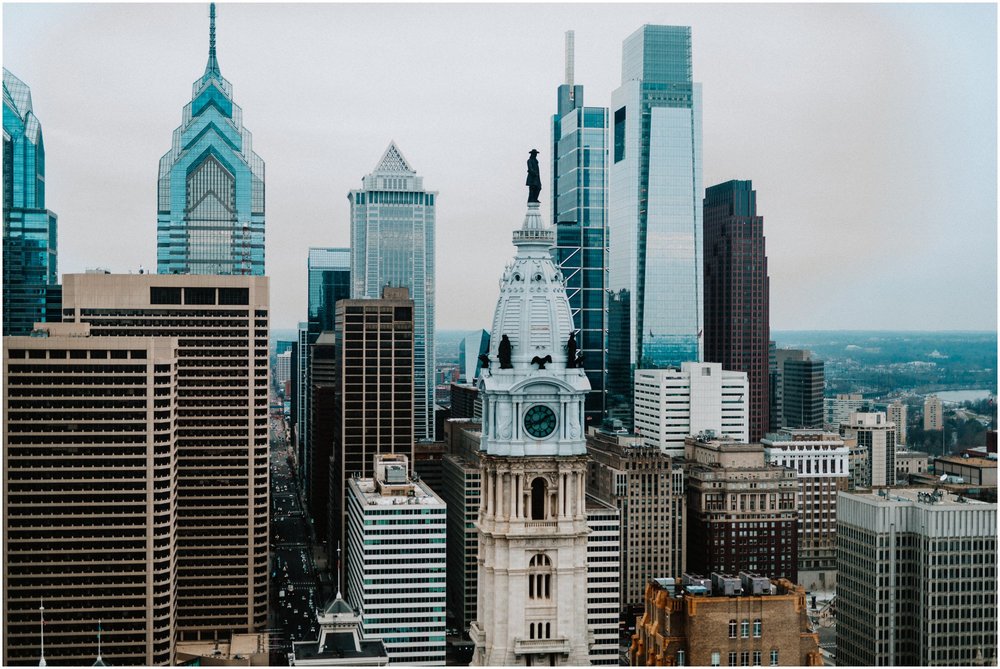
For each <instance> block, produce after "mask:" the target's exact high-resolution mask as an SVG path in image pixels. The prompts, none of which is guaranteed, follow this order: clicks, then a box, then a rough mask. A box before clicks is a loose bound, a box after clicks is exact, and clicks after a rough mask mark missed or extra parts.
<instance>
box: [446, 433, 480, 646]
mask: <svg viewBox="0 0 1000 669" xmlns="http://www.w3.org/2000/svg"><path fill="white" fill-rule="evenodd" d="M480 436H481V433H480V426H479V424H478V423H474V422H471V421H468V420H455V419H452V420H449V421H448V422H447V423H445V427H444V438H445V443H446V444H447V445H448V453H447V454H446V455H445V456H444V461H443V462H442V477H443V479H444V480H443V482H442V486H441V498H442V499H444V501H445V503H446V504H447V505H448V610H449V611H450V612H451V614H452V616H453V619H452V620H451V621H449V626H450V627H454V628H455V629H457V630H458V631H459V632H460V633H463V634H464V633H465V632H467V631H468V629H469V625H471V624H472V621H473V620H475V619H476V596H477V593H478V587H477V586H478V578H479V574H478V570H477V566H476V558H477V555H478V553H479V534H478V533H477V531H476V526H475V525H476V521H477V520H478V518H479V504H480V498H481V494H482V492H481V485H480V476H479V439H480Z"/></svg>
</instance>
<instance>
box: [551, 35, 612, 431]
mask: <svg viewBox="0 0 1000 669" xmlns="http://www.w3.org/2000/svg"><path fill="white" fill-rule="evenodd" d="M573 37H574V36H573V32H572V31H570V32H567V33H566V83H565V84H563V85H561V86H559V90H558V98H557V108H556V109H557V110H556V114H555V115H554V116H553V117H552V222H553V224H554V226H555V230H556V245H555V247H554V248H553V249H552V255H553V259H554V260H555V262H556V263H557V264H558V265H559V268H560V269H561V270H562V273H563V279H564V281H565V282H566V294H567V296H568V297H569V307H570V311H571V312H572V314H573V326H574V327H575V328H576V330H577V334H576V340H577V346H578V347H579V350H580V351H581V352H582V353H583V366H584V369H585V370H586V372H587V378H588V379H589V380H590V392H588V393H587V397H586V400H585V402H584V411H585V412H586V419H587V421H588V425H595V426H596V425H600V424H601V420H602V418H603V414H604V399H605V390H604V388H605V386H604V370H605V353H604V351H605V341H604V328H605V316H606V313H607V299H606V290H605V289H606V287H607V266H606V260H607V241H608V236H607V211H608V210H607V201H606V199H605V195H606V191H607V163H608V149H607V140H606V136H607V128H608V110H607V109H606V108H604V107H584V106H583V86H576V85H574V83H573Z"/></svg>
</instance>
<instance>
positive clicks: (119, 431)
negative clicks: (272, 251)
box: [3, 323, 178, 666]
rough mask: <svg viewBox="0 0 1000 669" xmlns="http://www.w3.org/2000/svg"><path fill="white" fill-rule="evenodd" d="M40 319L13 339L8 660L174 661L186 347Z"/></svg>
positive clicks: (9, 359)
mask: <svg viewBox="0 0 1000 669" xmlns="http://www.w3.org/2000/svg"><path fill="white" fill-rule="evenodd" d="M39 325H40V326H41V327H43V328H44V329H43V330H38V331H36V333H35V335H36V336H30V337H4V370H5V377H4V393H3V395H4V397H3V410H4V411H3V425H4V430H3V465H4V466H3V471H4V474H3V479H4V481H3V490H4V493H3V503H4V528H3V536H4V544H3V562H4V565H3V573H4V579H3V602H4V604H3V609H4V611H3V612H4V616H3V619H4V629H3V632H4V634H3V638H4V649H3V664H4V666H12V665H38V664H40V662H39V660H40V659H44V661H43V662H41V664H45V662H48V663H50V664H54V665H60V664H62V665H66V664H70V665H89V664H91V663H92V662H93V659H94V658H95V657H101V656H102V655H103V657H104V659H105V660H106V661H107V663H108V664H131V665H159V666H166V665H171V664H173V660H174V625H175V624H176V622H177V621H176V616H177V599H178V598H177V590H176V588H177V550H178V532H177V513H178V507H177V505H178V490H177V487H176V485H175V476H176V472H177V465H178V449H177V405H178V386H177V382H178V342H177V339H176V338H172V337H159V336H137V337H99V336H94V337H92V336H90V327H89V326H88V325H86V324H69V323H50V324H39ZM37 335H43V336H37ZM39 493H44V494H39ZM40 604H41V605H44V607H45V609H44V615H45V627H44V633H45V638H44V649H43V648H42V647H41V641H42V640H41V639H40V636H39V605H40ZM99 630H101V632H102V633H103V637H102V642H103V646H102V647H101V648H100V650H99V649H98V641H97V633H98V632H99Z"/></svg>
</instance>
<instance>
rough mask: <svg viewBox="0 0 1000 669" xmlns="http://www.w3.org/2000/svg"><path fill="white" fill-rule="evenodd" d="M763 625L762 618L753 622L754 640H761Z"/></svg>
mask: <svg viewBox="0 0 1000 669" xmlns="http://www.w3.org/2000/svg"><path fill="white" fill-rule="evenodd" d="M761 624H762V623H761V620H760V618H757V619H756V620H754V621H753V638H754V639H759V638H760V628H761Z"/></svg>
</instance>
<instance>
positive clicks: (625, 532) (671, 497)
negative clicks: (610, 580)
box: [587, 428, 687, 623]
mask: <svg viewBox="0 0 1000 669" xmlns="http://www.w3.org/2000/svg"><path fill="white" fill-rule="evenodd" d="M587 453H588V454H589V455H590V463H589V466H588V472H587V474H588V476H587V490H588V494H590V495H593V496H594V497H597V498H598V499H601V500H603V501H605V502H606V503H608V504H610V505H612V506H614V507H615V508H617V509H618V510H619V512H620V513H621V526H622V535H621V541H622V545H621V561H620V564H621V569H620V575H619V581H620V584H621V588H620V589H621V601H620V602H619V604H618V608H619V610H620V611H622V615H623V616H624V617H625V618H626V621H627V622H629V623H631V622H633V621H634V619H635V616H636V615H637V614H638V611H639V609H641V607H642V593H643V589H644V587H645V585H646V582H647V581H649V579H651V578H659V577H660V576H661V575H663V574H680V573H682V572H683V571H684V570H685V568H686V565H687V555H686V549H687V528H686V525H685V518H686V507H687V490H686V488H685V486H684V469H683V464H682V462H681V460H680V459H679V458H678V459H672V458H671V457H670V456H669V455H666V454H664V453H663V451H661V450H660V449H659V448H658V447H656V446H651V445H648V444H646V443H644V442H643V441H642V439H641V438H639V437H638V436H636V435H630V434H618V433H615V432H609V431H606V430H598V429H595V428H591V429H590V431H589V433H588V435H587ZM650 528H656V530H655V531H652V532H651V531H650Z"/></svg>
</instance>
